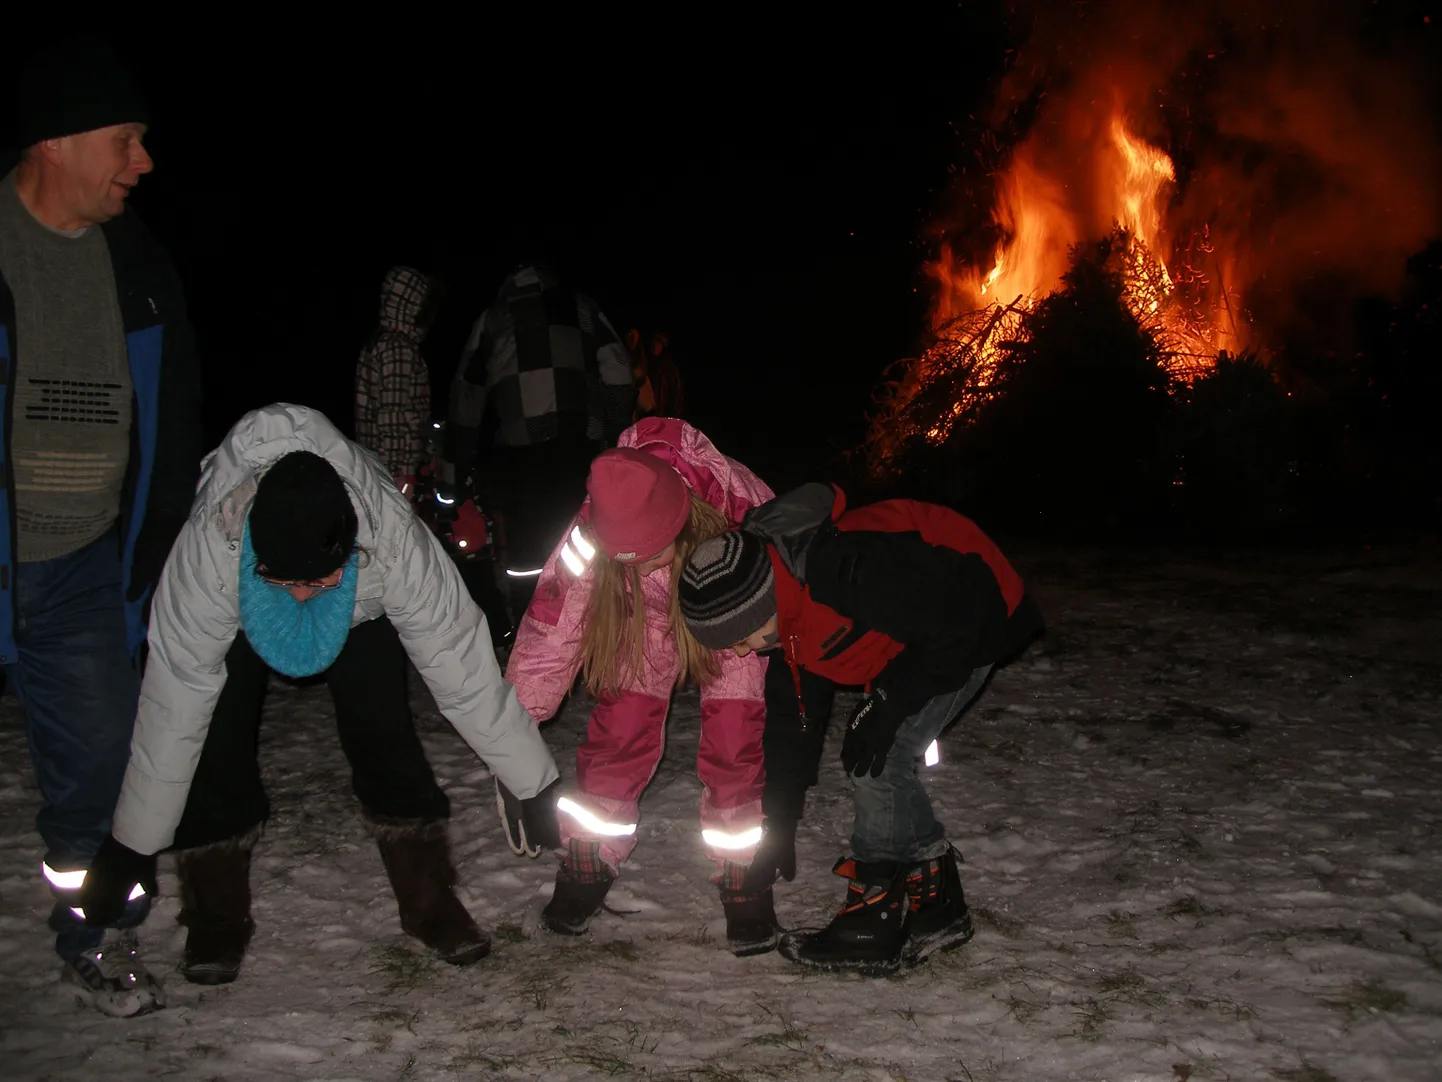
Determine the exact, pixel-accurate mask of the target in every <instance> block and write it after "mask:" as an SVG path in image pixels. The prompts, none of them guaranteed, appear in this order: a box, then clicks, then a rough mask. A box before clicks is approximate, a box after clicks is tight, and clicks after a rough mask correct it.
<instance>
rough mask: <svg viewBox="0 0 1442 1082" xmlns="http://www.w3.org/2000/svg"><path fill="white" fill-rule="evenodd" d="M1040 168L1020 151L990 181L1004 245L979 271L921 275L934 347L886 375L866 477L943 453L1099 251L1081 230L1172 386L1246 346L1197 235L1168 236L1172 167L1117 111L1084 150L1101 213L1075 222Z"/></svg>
mask: <svg viewBox="0 0 1442 1082" xmlns="http://www.w3.org/2000/svg"><path fill="white" fill-rule="evenodd" d="M1043 157H1044V156H1043V155H1041V154H1039V153H1038V152H1037V148H1036V144H1035V143H1034V142H1024V143H1023V144H1021V145H1020V146H1019V147H1018V148H1017V150H1016V152H1015V153H1014V154H1013V156H1012V159H1011V161H1010V163H1009V164H1008V166H1007V167H1006V169H1005V170H1003V171H1002V172H1001V173H1000V174H999V175H998V176H997V178H996V191H997V198H996V204H995V207H994V209H993V211H992V220H993V222H994V224H995V226H996V230H997V232H998V234H999V235H1000V237H1001V242H1000V243H999V244H998V245H997V247H996V248H995V250H994V252H992V253H991V256H990V259H989V266H988V265H987V264H985V263H982V264H978V263H977V262H974V261H968V260H967V259H966V258H965V257H964V256H963V255H962V254H961V253H959V252H958V251H957V250H956V248H954V247H953V246H952V245H951V244H949V243H943V244H942V245H941V251H940V257H939V258H938V260H937V261H936V262H935V263H933V264H931V265H930V266H929V267H928V268H927V269H928V271H929V273H930V275H931V276H932V278H933V279H935V281H936V283H937V287H938V288H937V295H936V303H935V308H934V311H933V317H932V327H931V331H932V343H931V345H930V346H929V348H927V349H926V350H925V352H923V353H922V355H921V356H920V357H917V358H911V359H908V360H905V361H902V362H900V363H899V364H898V365H897V366H895V367H894V368H893V370H892V371H891V372H889V373H888V374H887V377H886V380H885V382H884V385H883V388H882V391H881V393H880V395H879V396H878V400H877V403H876V406H877V408H876V410H875V412H874V414H873V417H872V421H871V426H870V431H869V433H868V438H867V447H866V453H867V461H868V466H869V468H870V469H871V471H872V472H873V474H877V475H884V474H886V473H889V472H891V471H893V470H895V469H896V468H898V466H899V462H900V458H901V455H902V453H903V451H904V450H905V449H906V448H908V447H910V446H912V445H913V444H915V443H916V442H918V441H925V443H928V444H933V445H935V444H941V443H944V442H945V441H946V440H947V439H948V437H950V435H951V434H952V432H953V431H954V430H955V429H956V427H957V426H958V425H966V424H968V423H970V422H972V421H973V420H975V418H976V416H977V415H978V413H979V411H981V410H982V409H984V408H985V406H986V403H987V402H988V401H989V400H990V398H991V396H992V395H993V394H994V393H995V388H994V386H993V382H994V377H995V373H996V369H997V365H998V363H999V362H1000V360H1001V358H1002V357H1003V355H1004V353H1005V350H1006V347H1007V346H1008V345H1010V344H1012V343H1016V342H1018V341H1021V340H1024V339H1025V336H1026V334H1027V319H1026V317H1027V314H1028V313H1029V312H1030V311H1031V310H1032V309H1033V308H1034V307H1035V305H1036V304H1037V302H1038V301H1040V300H1041V299H1042V298H1043V297H1045V296H1047V295H1048V294H1050V293H1052V292H1053V291H1054V290H1056V289H1057V288H1058V287H1059V286H1060V284H1061V279H1062V275H1063V274H1064V273H1065V271H1066V268H1067V265H1068V260H1069V258H1070V253H1071V251H1072V249H1073V247H1074V246H1075V245H1077V244H1080V243H1082V242H1084V241H1087V240H1095V239H1099V238H1097V237H1095V236H1089V235H1088V228H1089V224H1090V223H1095V222H1097V221H1099V220H1101V221H1105V220H1109V221H1110V223H1111V229H1112V233H1113V238H1114V244H1113V252H1114V253H1115V254H1114V258H1113V262H1114V264H1115V266H1114V269H1115V271H1116V272H1117V273H1118V275H1119V276H1120V278H1121V280H1122V282H1123V297H1124V300H1125V302H1126V304H1127V307H1128V308H1129V309H1130V311H1131V313H1132V315H1133V316H1134V317H1135V318H1136V320H1137V322H1138V323H1139V324H1140V325H1141V327H1142V328H1143V329H1144V330H1145V331H1146V332H1147V333H1148V334H1150V335H1151V336H1152V338H1153V339H1154V340H1155V341H1156V343H1157V345H1158V346H1159V348H1160V351H1161V355H1162V364H1163V366H1164V367H1165V369H1166V370H1167V372H1168V375H1169V376H1170V377H1171V378H1172V379H1173V381H1174V383H1175V384H1176V385H1178V386H1186V385H1189V384H1190V383H1191V382H1193V381H1194V380H1196V379H1197V378H1198V377H1200V376H1202V375H1204V374H1205V373H1206V372H1208V371H1209V370H1211V368H1212V367H1213V366H1214V364H1215V360H1216V356H1217V354H1218V352H1220V351H1222V350H1227V351H1231V352H1236V351H1237V350H1239V349H1240V348H1242V347H1243V346H1244V345H1245V343H1244V342H1243V340H1242V336H1243V332H1244V329H1245V320H1244V319H1243V318H1242V316H1241V313H1242V307H1241V298H1240V297H1239V296H1238V295H1237V294H1236V293H1235V292H1234V291H1232V290H1229V288H1228V286H1227V283H1226V280H1225V274H1224V263H1223V261H1222V260H1221V259H1220V258H1219V257H1218V254H1217V253H1216V251H1215V250H1214V248H1213V245H1212V244H1211V241H1210V236H1209V233H1208V231H1207V229H1206V227H1205V225H1203V226H1202V227H1200V228H1193V229H1188V230H1187V231H1186V232H1185V233H1184V234H1182V235H1179V236H1172V235H1169V233H1168V231H1167V228H1166V225H1167V223H1166V208H1167V205H1168V201H1169V199H1170V197H1171V196H1172V194H1173V193H1174V191H1175V186H1176V181H1177V177H1176V171H1175V168H1174V166H1173V163H1172V159H1171V158H1170V157H1169V156H1168V155H1167V154H1166V152H1165V151H1163V150H1161V149H1160V148H1159V147H1157V146H1154V145H1153V144H1151V143H1149V142H1147V141H1146V140H1145V139H1143V138H1141V137H1140V136H1138V135H1136V134H1135V133H1134V132H1133V131H1132V130H1131V127H1130V126H1129V125H1128V123H1127V120H1126V117H1125V116H1124V114H1123V113H1122V112H1121V111H1120V108H1119V107H1118V109H1117V110H1116V111H1115V112H1114V113H1113V114H1112V116H1111V118H1110V122H1109V123H1107V124H1106V125H1104V126H1101V127H1099V129H1098V130H1097V131H1096V133H1095V136H1094V138H1093V139H1092V140H1091V146H1090V157H1091V168H1092V171H1093V172H1094V174H1095V175H1094V177H1093V181H1094V183H1093V185H1092V186H1091V189H1090V190H1091V191H1092V192H1093V193H1094V196H1095V198H1096V199H1097V200H1098V201H1099V202H1100V203H1101V206H1099V207H1093V208H1089V212H1087V213H1081V212H1079V211H1078V210H1077V208H1076V206H1075V202H1076V194H1075V192H1074V191H1072V190H1071V186H1070V185H1068V184H1066V183H1065V182H1064V181H1063V180H1062V179H1061V178H1059V177H1057V176H1056V175H1054V173H1053V172H1051V171H1049V170H1048V168H1047V167H1046V166H1045V165H1044V164H1043Z"/></svg>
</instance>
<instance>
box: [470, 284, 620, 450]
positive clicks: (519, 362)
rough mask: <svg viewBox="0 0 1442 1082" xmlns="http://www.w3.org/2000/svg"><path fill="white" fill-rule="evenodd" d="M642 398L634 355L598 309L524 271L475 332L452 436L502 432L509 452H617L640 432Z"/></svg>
mask: <svg viewBox="0 0 1442 1082" xmlns="http://www.w3.org/2000/svg"><path fill="white" fill-rule="evenodd" d="M635 393H636V392H635V388H634V386H633V384H632V378H631V357H630V354H629V353H628V352H627V350H626V347H625V345H624V344H622V342H621V338H620V336H619V335H618V334H617V333H616V331H615V328H613V327H612V326H611V324H610V322H609V321H608V320H607V319H606V317H605V316H604V315H603V314H602V313H601V310H600V308H599V307H598V306H597V305H596V302H595V301H594V300H592V299H591V298H590V297H588V296H586V295H585V294H584V293H578V292H576V291H575V290H572V289H570V288H568V287H567V286H565V285H563V284H562V283H561V282H560V280H559V279H557V278H556V277H555V276H554V275H552V274H551V273H550V272H548V271H547V270H545V269H544V268H539V267H522V268H520V269H519V270H517V271H515V272H514V273H512V274H511V275H510V276H509V277H508V278H507V279H506V280H505V282H503V283H502V285H501V289H500V292H499V293H498V294H497V296H496V299H495V301H494V302H493V303H492V304H491V306H490V307H489V308H487V309H486V311H485V312H484V313H483V314H482V315H481V318H480V319H479V320H477V321H476V324H475V326H474V327H473V328H472V330H471V336H470V339H469V340H468V341H467V342H466V349H465V353H464V354H463V355H462V357H461V363H460V367H459V368H458V369H457V371H456V379H455V383H454V385H453V386H452V388H451V402H450V427H451V429H452V434H453V435H459V434H460V433H462V432H472V433H478V432H479V431H480V430H481V429H482V428H483V427H485V428H487V429H493V430H494V433H495V443H496V444H497V445H498V446H503V447H525V446H530V445H532V444H538V443H544V442H546V441H548V440H554V439H561V438H577V439H586V440H591V441H594V442H597V443H601V442H605V443H607V444H611V443H614V442H615V440H616V437H618V436H619V435H620V434H621V432H622V431H623V430H624V429H625V428H626V427H627V426H628V425H629V424H630V423H631V410H632V406H633V404H634V401H635ZM488 413H489V416H488Z"/></svg>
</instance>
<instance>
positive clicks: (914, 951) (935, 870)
mask: <svg viewBox="0 0 1442 1082" xmlns="http://www.w3.org/2000/svg"><path fill="white" fill-rule="evenodd" d="M960 859H961V854H959V853H958V852H957V851H956V850H955V849H954V848H953V849H948V850H947V851H946V852H945V853H943V854H942V855H941V856H939V857H934V858H932V859H931V860H927V861H923V862H922V863H920V864H915V865H912V867H910V868H909V869H907V873H906V894H907V901H908V902H909V905H910V908H909V910H908V911H907V914H906V945H905V947H904V948H903V951H902V953H903V956H904V958H905V960H906V963H907V964H908V965H915V964H916V963H918V962H924V961H926V959H927V958H928V957H929V956H930V955H933V954H936V953H939V952H941V951H948V950H954V949H955V948H957V947H960V946H962V945H963V944H965V943H968V942H970V941H971V937H972V935H973V934H974V933H975V928H974V927H973V926H972V922H971V912H970V910H968V909H967V907H966V895H965V894H964V893H962V889H961V873H960V871H959V870H958V869H957V863H958V862H959V861H960Z"/></svg>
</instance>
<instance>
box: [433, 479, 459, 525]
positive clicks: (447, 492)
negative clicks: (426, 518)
mask: <svg viewBox="0 0 1442 1082" xmlns="http://www.w3.org/2000/svg"><path fill="white" fill-rule="evenodd" d="M435 501H436V521H437V522H440V523H446V524H449V523H452V522H455V521H456V515H458V514H459V513H460V510H461V504H462V503H464V502H465V497H464V496H463V495H462V494H461V492H460V491H459V490H458V489H457V488H456V486H455V485H446V484H442V485H439V486H437V488H436V494H435Z"/></svg>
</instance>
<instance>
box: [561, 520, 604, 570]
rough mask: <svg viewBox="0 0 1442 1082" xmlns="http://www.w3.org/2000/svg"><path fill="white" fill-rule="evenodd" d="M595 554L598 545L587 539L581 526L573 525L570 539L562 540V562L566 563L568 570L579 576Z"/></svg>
mask: <svg viewBox="0 0 1442 1082" xmlns="http://www.w3.org/2000/svg"><path fill="white" fill-rule="evenodd" d="M595 556H596V547H595V546H594V545H592V544H591V542H589V541H587V540H586V536H585V535H584V534H583V533H581V527H579V526H572V527H571V537H570V539H569V540H567V541H563V542H561V562H562V563H563V564H565V565H566V570H568V571H570V572H571V574H573V575H575V576H577V577H579V576H581V575H582V574H583V573H584V572H585V570H586V566H587V565H588V564H589V563H590V562H591V561H592V560H593V559H594V558H595Z"/></svg>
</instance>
